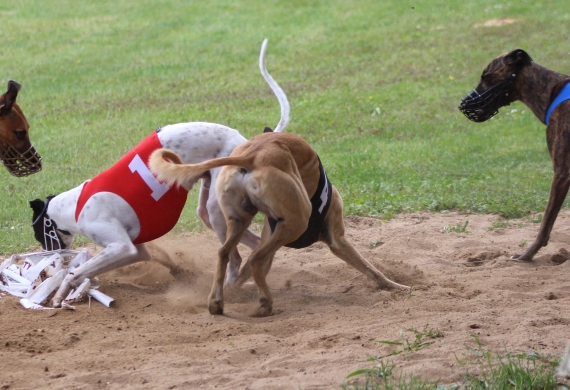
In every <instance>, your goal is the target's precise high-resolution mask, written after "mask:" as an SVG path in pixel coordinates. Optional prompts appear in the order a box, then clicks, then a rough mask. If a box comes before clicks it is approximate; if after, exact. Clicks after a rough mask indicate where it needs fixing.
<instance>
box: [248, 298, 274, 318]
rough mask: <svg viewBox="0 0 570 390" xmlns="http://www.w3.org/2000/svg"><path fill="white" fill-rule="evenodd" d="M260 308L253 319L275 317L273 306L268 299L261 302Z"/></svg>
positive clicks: (254, 313) (262, 299) (253, 315)
mask: <svg viewBox="0 0 570 390" xmlns="http://www.w3.org/2000/svg"><path fill="white" fill-rule="evenodd" d="M259 303H260V305H259V307H258V308H257V309H256V310H255V311H254V312H253V314H252V315H251V316H252V317H269V316H272V315H273V304H272V303H271V302H269V301H268V300H267V299H266V298H261V299H260V300H259Z"/></svg>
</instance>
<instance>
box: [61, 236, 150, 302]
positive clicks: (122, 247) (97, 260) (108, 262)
mask: <svg viewBox="0 0 570 390" xmlns="http://www.w3.org/2000/svg"><path fill="white" fill-rule="evenodd" d="M150 258H151V256H150V253H148V250H147V249H146V247H145V246H144V244H138V245H133V243H131V242H128V243H112V244H109V245H108V246H107V247H106V248H105V249H103V250H102V251H101V252H99V253H98V254H97V255H95V256H94V257H93V258H92V259H90V260H89V261H87V262H85V263H84V264H83V265H81V266H80V267H77V268H76V269H75V270H74V272H73V273H69V274H68V275H67V276H66V277H65V279H64V280H63V282H62V283H61V286H60V287H59V289H58V290H57V292H56V294H55V296H54V298H53V302H52V306H53V307H60V306H61V302H62V301H63V300H64V299H65V297H66V296H67V294H68V293H69V290H70V289H71V288H72V287H76V286H78V285H79V284H81V282H82V281H83V280H84V279H85V278H92V277H94V276H97V275H99V274H102V273H103V272H107V271H111V270H113V269H116V268H119V267H123V266H125V265H129V264H132V263H136V262H138V261H145V260H150Z"/></svg>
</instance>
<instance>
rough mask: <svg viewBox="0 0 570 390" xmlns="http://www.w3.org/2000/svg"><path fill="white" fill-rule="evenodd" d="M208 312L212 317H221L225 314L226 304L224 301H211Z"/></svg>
mask: <svg viewBox="0 0 570 390" xmlns="http://www.w3.org/2000/svg"><path fill="white" fill-rule="evenodd" d="M208 310H209V311H210V314H212V315H216V314H218V315H221V314H224V302H222V301H210V303H209V304H208Z"/></svg>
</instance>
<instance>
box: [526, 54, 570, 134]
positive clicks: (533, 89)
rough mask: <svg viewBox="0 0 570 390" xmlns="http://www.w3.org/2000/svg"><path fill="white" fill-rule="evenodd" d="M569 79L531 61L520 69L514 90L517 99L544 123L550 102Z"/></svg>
mask: <svg viewBox="0 0 570 390" xmlns="http://www.w3.org/2000/svg"><path fill="white" fill-rule="evenodd" d="M569 81H570V77H569V76H567V75H565V74H562V73H558V72H555V71H553V70H550V69H547V68H545V67H543V66H541V65H538V64H537V63H536V62H531V64H530V65H527V66H525V67H524V68H523V69H522V70H521V72H520V74H519V76H518V77H517V80H516V81H515V90H516V91H517V93H518V95H519V96H518V100H520V101H521V102H523V103H524V104H526V106H527V107H528V108H530V109H531V110H532V112H533V113H534V115H536V117H537V118H538V119H539V120H540V121H541V122H542V123H544V117H545V115H546V111H547V110H548V107H549V106H550V103H552V101H553V100H554V98H555V97H556V95H558V93H559V92H560V90H562V88H563V87H564V85H565V84H566V83H567V82H569ZM537 91H551V93H549V94H545V93H537Z"/></svg>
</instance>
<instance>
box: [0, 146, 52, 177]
mask: <svg viewBox="0 0 570 390" xmlns="http://www.w3.org/2000/svg"><path fill="white" fill-rule="evenodd" d="M2 141H4V144H1V143H0V160H1V161H2V163H3V164H4V166H6V168H7V169H8V172H10V173H11V174H12V175H13V176H16V177H24V176H29V175H31V174H34V173H37V172H39V171H41V170H42V157H41V156H40V155H39V153H38V152H37V151H36V149H35V148H34V147H33V146H30V147H29V148H28V150H26V151H25V152H23V153H21V152H18V151H17V150H16V148H14V146H12V144H11V143H10V142H8V140H7V139H3V140H2Z"/></svg>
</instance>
